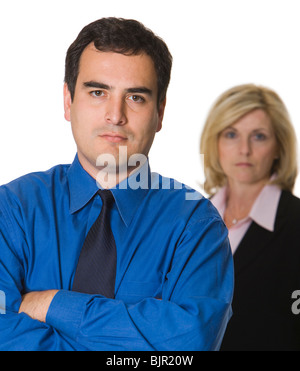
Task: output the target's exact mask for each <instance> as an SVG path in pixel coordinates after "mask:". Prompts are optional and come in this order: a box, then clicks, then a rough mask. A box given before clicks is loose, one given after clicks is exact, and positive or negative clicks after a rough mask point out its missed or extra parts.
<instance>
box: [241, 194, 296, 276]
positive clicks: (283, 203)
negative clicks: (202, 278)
mask: <svg viewBox="0 0 300 371" xmlns="http://www.w3.org/2000/svg"><path fill="white" fill-rule="evenodd" d="M290 197H291V195H290V194H289V192H285V191H283V192H282V194H281V198H280V201H279V205H278V210H277V215H276V222H275V231H274V232H270V231H268V230H266V229H264V228H263V227H260V226H259V225H258V224H256V223H255V222H252V224H251V226H250V228H249V229H248V231H247V233H246V234H245V236H244V238H243V240H242V241H241V243H240V245H239V247H238V249H237V250H236V252H235V254H234V266H235V274H236V275H237V274H239V272H240V271H241V270H243V269H244V268H245V267H246V266H247V265H249V264H251V262H252V261H253V260H254V259H256V257H257V256H258V255H259V254H261V253H262V251H263V250H264V248H266V247H267V246H268V244H270V243H271V240H272V239H273V238H276V234H277V233H278V232H279V231H280V229H281V228H282V227H283V226H284V224H285V222H286V218H285V217H284V215H285V213H286V209H287V207H288V202H289V198H290Z"/></svg>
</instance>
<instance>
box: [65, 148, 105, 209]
mask: <svg viewBox="0 0 300 371" xmlns="http://www.w3.org/2000/svg"><path fill="white" fill-rule="evenodd" d="M67 177H68V184H69V192H70V213H71V214H73V213H75V212H76V211H78V210H80V209H82V208H83V207H84V206H85V205H86V204H87V203H88V202H89V201H90V200H91V199H92V198H93V197H94V195H95V193H96V192H97V191H98V190H99V188H98V186H97V183H96V181H95V179H94V178H93V177H91V176H90V175H89V174H88V173H87V172H86V171H85V170H84V168H83V167H82V165H81V163H80V162H79V159H78V155H77V154H76V156H75V159H74V161H73V163H72V165H71V166H70V168H69V170H68V174H67Z"/></svg>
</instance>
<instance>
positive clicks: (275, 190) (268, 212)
mask: <svg viewBox="0 0 300 371" xmlns="http://www.w3.org/2000/svg"><path fill="white" fill-rule="evenodd" d="M226 196H227V187H226V186H225V187H223V188H221V189H220V190H219V191H218V193H216V194H215V195H214V196H213V197H212V199H211V201H212V203H213V204H214V206H215V207H216V208H217V210H218V211H219V213H220V215H221V216H222V217H223V218H224V213H225V209H226ZM280 196H281V190H280V188H279V187H278V186H276V185H271V184H268V185H266V186H265V187H264V188H263V189H262V191H261V192H260V194H259V195H258V197H257V198H256V200H255V202H254V204H253V206H252V209H251V211H250V213H249V217H250V218H251V219H252V220H253V221H254V222H255V223H256V224H258V225H260V226H261V227H263V228H265V229H267V230H268V231H271V232H274V229H275V221H276V214H277V208H278V204H279V200H280Z"/></svg>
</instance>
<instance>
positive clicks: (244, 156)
mask: <svg viewBox="0 0 300 371" xmlns="http://www.w3.org/2000/svg"><path fill="white" fill-rule="evenodd" d="M218 149H219V162H220V165H221V167H222V169H223V171H224V173H225V175H226V176H227V178H228V182H229V185H230V184H232V182H234V183H235V184H237V183H238V184H249V185H250V184H255V183H265V182H267V181H268V180H269V178H270V176H271V169H272V165H273V163H274V160H275V159H276V158H278V144H277V140H276V137H275V133H274V129H273V127H272V124H271V120H270V118H269V116H268V115H267V114H266V113H265V112H264V111H263V110H260V109H257V110H255V111H252V112H250V113H248V114H247V115H245V116H243V117H242V118H241V119H239V120H238V121H237V122H236V123H235V124H233V125H232V126H229V127H228V128H226V129H225V130H223V131H222V133H221V134H220V137H219V142H218Z"/></svg>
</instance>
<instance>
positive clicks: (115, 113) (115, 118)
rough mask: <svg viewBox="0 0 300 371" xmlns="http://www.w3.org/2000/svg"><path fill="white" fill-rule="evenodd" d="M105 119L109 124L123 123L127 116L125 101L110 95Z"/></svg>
mask: <svg viewBox="0 0 300 371" xmlns="http://www.w3.org/2000/svg"><path fill="white" fill-rule="evenodd" d="M105 120H106V122H107V123H109V124H111V125H125V124H126V122H127V117H126V113H125V102H124V101H123V100H122V99H121V98H117V97H111V98H110V99H109V101H108V102H107V107H106V114H105Z"/></svg>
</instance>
